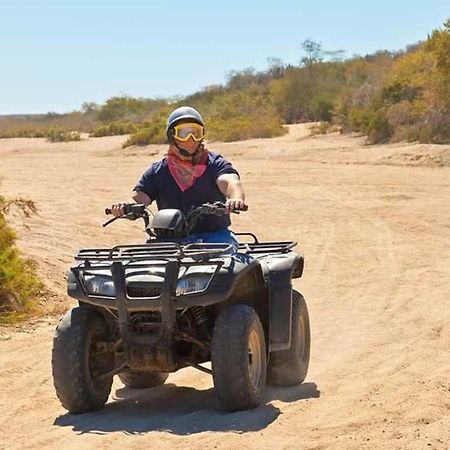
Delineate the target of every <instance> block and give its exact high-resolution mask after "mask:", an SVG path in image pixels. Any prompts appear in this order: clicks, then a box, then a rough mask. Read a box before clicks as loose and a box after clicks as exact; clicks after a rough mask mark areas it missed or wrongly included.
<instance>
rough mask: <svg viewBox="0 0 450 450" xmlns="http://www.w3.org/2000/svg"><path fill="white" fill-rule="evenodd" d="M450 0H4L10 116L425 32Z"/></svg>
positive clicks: (439, 20)
mask: <svg viewBox="0 0 450 450" xmlns="http://www.w3.org/2000/svg"><path fill="white" fill-rule="evenodd" d="M447 17H450V2H449V0H445V1H444V0H427V1H417V0H409V1H406V0H400V1H395V0H389V1H388V0H376V1H365V0H359V1H353V0H352V1H345V0H341V1H336V0H335V1H332V0H322V1H317V0H316V1H315V2H306V1H300V0H299V1H294V0H271V1H267V0H259V1H257V0H248V1H245V0H240V1H236V0H227V1H221V2H219V1H214V0H210V1H190V2H189V1H179V0H167V1H163V0H153V1H152V0H123V1H116V0H76V1H75V0H73V1H67V0H42V1H39V0H34V1H33V0H0V55H1V56H0V58H1V59H0V114H15V113H40V112H48V111H55V112H68V111H72V110H75V109H80V107H81V104H82V103H83V102H84V101H95V102H98V103H103V102H104V101H105V100H106V99H107V98H109V97H112V96H114V95H119V94H128V95H132V96H137V97H169V96H175V95H186V94H189V93H192V92H194V91H196V90H198V89H200V88H202V87H204V86H207V85H210V84H218V83H223V82H224V81H225V79H226V74H227V73H228V72H229V71H231V70H240V69H243V68H246V67H254V68H256V69H258V70H263V69H266V68H267V58H269V57H277V58H280V59H281V60H282V61H283V62H285V63H291V64H297V63H298V61H299V60H300V58H301V47H300V43H301V42H302V41H303V40H304V39H306V38H312V39H314V40H317V41H320V42H322V44H323V47H324V49H327V50H337V49H342V50H345V51H346V55H347V56H352V55H354V54H360V55H365V54H367V53H371V52H374V51H376V50H378V49H388V50H397V49H401V48H404V47H405V46H406V45H408V44H412V43H414V42H417V41H418V40H422V39H425V38H426V36H427V33H429V32H431V30H432V29H434V28H437V27H440V26H441V25H442V24H443V22H444V20H445V19H446V18H447Z"/></svg>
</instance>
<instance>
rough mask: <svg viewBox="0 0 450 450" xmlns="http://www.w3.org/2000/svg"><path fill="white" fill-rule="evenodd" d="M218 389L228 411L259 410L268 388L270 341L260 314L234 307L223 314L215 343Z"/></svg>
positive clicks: (215, 367) (230, 307) (214, 365)
mask: <svg viewBox="0 0 450 450" xmlns="http://www.w3.org/2000/svg"><path fill="white" fill-rule="evenodd" d="M211 362H212V371H213V380H214V387H215V390H216V393H217V396H218V397H219V401H220V404H221V406H222V407H223V408H224V409H225V410H227V411H239V410H244V409H250V408H255V407H257V406H259V404H260V403H261V401H262V397H263V394H264V390H265V386H266V369H267V368H266V342H265V338H264V331H263V328H262V325H261V322H260V320H259V317H258V315H257V314H256V312H255V311H254V310H253V309H252V308H250V307H249V306H246V305H232V306H229V307H228V308H226V309H224V310H223V311H221V312H220V314H219V315H218V317H217V318H216V322H215V325H214V331H213V337H212V342H211Z"/></svg>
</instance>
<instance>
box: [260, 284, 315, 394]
mask: <svg viewBox="0 0 450 450" xmlns="http://www.w3.org/2000/svg"><path fill="white" fill-rule="evenodd" d="M291 324H292V325H291V326H292V328H291V346H290V348H289V349H288V350H282V351H278V352H273V353H271V354H270V358H269V367H268V382H269V383H270V384H272V385H274V386H295V385H298V384H301V383H303V381H304V379H305V378H306V374H307V373H308V366H309V354H310V346H311V333H310V327H309V316H308V309H307V307H306V302H305V299H304V298H303V296H302V295H301V294H300V293H298V292H297V291H292V315H291Z"/></svg>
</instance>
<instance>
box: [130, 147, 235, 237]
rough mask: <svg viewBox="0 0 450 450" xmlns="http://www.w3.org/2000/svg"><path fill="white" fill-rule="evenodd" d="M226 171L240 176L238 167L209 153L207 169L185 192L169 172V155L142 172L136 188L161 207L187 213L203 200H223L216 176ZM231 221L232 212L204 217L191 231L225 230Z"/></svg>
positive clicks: (210, 201)
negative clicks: (230, 213)
mask: <svg viewBox="0 0 450 450" xmlns="http://www.w3.org/2000/svg"><path fill="white" fill-rule="evenodd" d="M226 173H234V174H236V175H238V176H239V173H238V172H237V170H236V169H235V168H234V167H233V166H232V165H231V163H229V162H228V161H227V160H226V159H225V158H223V157H222V156H221V155H219V154H217V153H213V152H209V154H208V160H207V166H206V170H205V172H204V173H203V175H202V176H201V177H199V178H197V180H196V181H195V183H194V184H193V185H192V186H191V187H190V188H188V189H186V190H185V191H182V190H181V189H180V187H179V186H178V184H177V183H176V181H175V180H174V178H173V177H172V174H171V173H170V171H169V165H168V161H167V158H164V159H162V160H160V161H157V162H155V163H153V164H152V165H151V166H150V167H149V168H148V169H147V170H146V171H145V172H144V174H143V175H142V177H141V179H140V180H139V182H138V183H137V185H136V186H135V188H134V190H135V191H142V192H144V193H145V194H147V195H148V196H149V197H150V198H151V199H152V200H154V201H156V204H157V206H158V209H166V208H174V209H179V210H180V211H181V212H182V213H183V214H185V215H186V214H188V213H189V211H190V210H191V209H192V208H193V207H197V206H200V205H202V204H203V203H212V202H217V201H220V202H224V201H225V200H226V198H225V196H224V195H223V194H222V192H221V191H220V189H219V187H218V186H217V178H218V177H219V176H220V175H223V174H226ZM230 224H231V222H230V217H229V215H226V216H223V217H216V216H206V217H203V218H201V219H200V220H199V221H198V223H197V225H196V227H195V228H194V229H193V230H192V233H207V232H213V231H218V230H222V229H224V228H227V227H228V226H229V225H230Z"/></svg>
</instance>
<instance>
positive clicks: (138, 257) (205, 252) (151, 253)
mask: <svg viewBox="0 0 450 450" xmlns="http://www.w3.org/2000/svg"><path fill="white" fill-rule="evenodd" d="M232 248H233V247H232V245H231V244H198V243H193V244H187V245H183V246H182V245H179V244H176V243H172V242H169V243H148V244H136V245H117V246H115V247H112V248H86V249H82V250H80V251H79V252H78V253H77V254H76V255H75V260H77V261H85V262H86V261H99V262H101V261H103V262H113V261H130V262H133V261H143V260H151V259H168V260H170V259H183V258H192V259H208V258H214V257H217V256H221V255H224V254H227V253H230V252H231V251H232Z"/></svg>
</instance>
